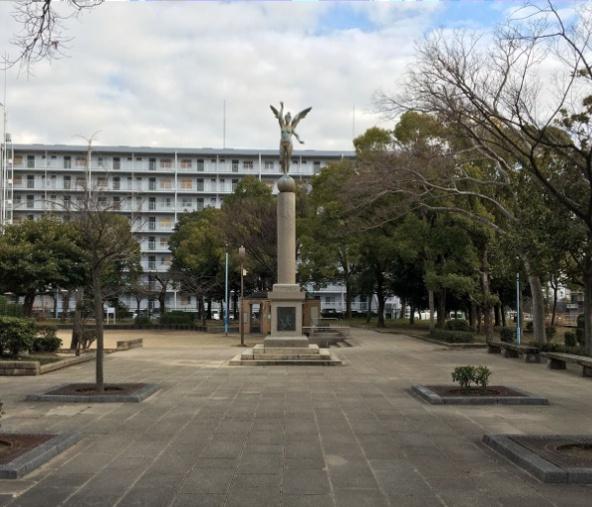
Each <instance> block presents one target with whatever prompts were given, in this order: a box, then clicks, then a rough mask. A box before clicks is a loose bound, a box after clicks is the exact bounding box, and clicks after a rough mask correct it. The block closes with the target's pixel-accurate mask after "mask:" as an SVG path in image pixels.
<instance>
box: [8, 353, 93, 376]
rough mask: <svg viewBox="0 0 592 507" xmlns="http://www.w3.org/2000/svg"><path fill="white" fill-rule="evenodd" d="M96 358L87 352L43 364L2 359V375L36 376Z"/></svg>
mask: <svg viewBox="0 0 592 507" xmlns="http://www.w3.org/2000/svg"><path fill="white" fill-rule="evenodd" d="M94 358H95V353H94V352H87V353H85V354H83V355H80V356H74V357H65V358H64V359H61V360H59V361H54V362H53V363H47V364H41V363H40V362H39V361H35V360H31V361H0V375H1V376H10V377H15V376H35V375H43V374H44V373H49V372H50V371H55V370H61V369H62V368H67V367H68V366H72V365H75V364H80V363H85V362H87V361H91V360H93V359H94Z"/></svg>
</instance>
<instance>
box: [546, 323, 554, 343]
mask: <svg viewBox="0 0 592 507" xmlns="http://www.w3.org/2000/svg"><path fill="white" fill-rule="evenodd" d="M545 334H546V335H547V339H548V340H550V339H551V338H553V337H554V336H555V335H556V334H557V329H555V326H547V327H546V328H545Z"/></svg>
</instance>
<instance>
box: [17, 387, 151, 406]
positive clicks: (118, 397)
mask: <svg viewBox="0 0 592 507" xmlns="http://www.w3.org/2000/svg"><path fill="white" fill-rule="evenodd" d="M66 385H68V384H62V385H59V386H57V387H54V388H53V389H52V390H51V391H55V390H57V389H61V388H62V387H65V386H66ZM159 389H160V386H159V385H158V384H146V385H145V386H143V387H141V388H140V389H138V390H137V391H135V392H133V393H131V394H99V395H85V394H72V395H69V394H50V393H48V392H46V393H38V394H28V395H27V396H26V397H25V401H55V402H66V403H121V402H131V403H138V402H140V401H143V400H145V399H146V398H148V397H149V396H150V395H152V394H154V393H155V392H156V391H158V390H159Z"/></svg>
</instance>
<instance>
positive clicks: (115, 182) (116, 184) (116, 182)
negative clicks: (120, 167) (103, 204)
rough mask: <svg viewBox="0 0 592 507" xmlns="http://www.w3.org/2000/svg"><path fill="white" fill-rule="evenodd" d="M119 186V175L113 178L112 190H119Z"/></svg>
mask: <svg viewBox="0 0 592 507" xmlns="http://www.w3.org/2000/svg"><path fill="white" fill-rule="evenodd" d="M120 188H121V179H120V178H119V176H115V178H113V190H119V189H120Z"/></svg>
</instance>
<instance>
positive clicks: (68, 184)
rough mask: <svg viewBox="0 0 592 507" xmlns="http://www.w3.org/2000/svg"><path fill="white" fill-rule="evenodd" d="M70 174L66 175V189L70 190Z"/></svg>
mask: <svg viewBox="0 0 592 507" xmlns="http://www.w3.org/2000/svg"><path fill="white" fill-rule="evenodd" d="M70 181H71V178H70V176H64V190H70Z"/></svg>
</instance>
